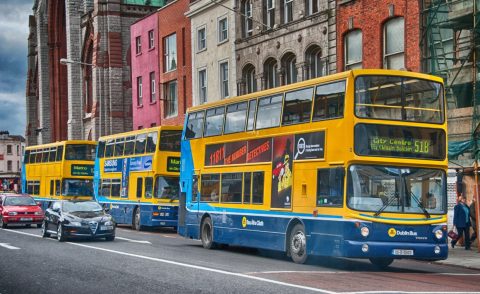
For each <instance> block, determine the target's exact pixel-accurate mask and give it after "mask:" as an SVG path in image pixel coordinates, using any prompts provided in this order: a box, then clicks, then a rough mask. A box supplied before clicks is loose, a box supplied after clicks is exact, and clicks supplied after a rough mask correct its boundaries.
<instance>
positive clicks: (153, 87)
mask: <svg viewBox="0 0 480 294" xmlns="http://www.w3.org/2000/svg"><path fill="white" fill-rule="evenodd" d="M156 95H157V88H156V84H155V72H153V71H152V72H151V73H150V103H153V102H155V101H156V100H157V96H156Z"/></svg>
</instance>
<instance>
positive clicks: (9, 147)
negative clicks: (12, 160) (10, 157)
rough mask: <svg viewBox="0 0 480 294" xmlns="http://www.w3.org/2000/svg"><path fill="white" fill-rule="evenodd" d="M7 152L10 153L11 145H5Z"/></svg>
mask: <svg viewBox="0 0 480 294" xmlns="http://www.w3.org/2000/svg"><path fill="white" fill-rule="evenodd" d="M7 154H12V145H7Z"/></svg>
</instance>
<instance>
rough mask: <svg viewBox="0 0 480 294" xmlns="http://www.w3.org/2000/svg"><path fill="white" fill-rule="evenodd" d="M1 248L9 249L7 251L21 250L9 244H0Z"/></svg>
mask: <svg viewBox="0 0 480 294" xmlns="http://www.w3.org/2000/svg"><path fill="white" fill-rule="evenodd" d="M0 246H2V247H5V248H7V249H11V250H18V249H20V248H18V247H15V246H12V245H9V244H8V243H0Z"/></svg>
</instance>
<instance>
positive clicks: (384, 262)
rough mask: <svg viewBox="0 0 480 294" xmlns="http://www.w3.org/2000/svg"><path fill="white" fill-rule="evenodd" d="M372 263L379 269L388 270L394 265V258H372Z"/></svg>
mask: <svg viewBox="0 0 480 294" xmlns="http://www.w3.org/2000/svg"><path fill="white" fill-rule="evenodd" d="M370 262H371V263H372V264H373V266H375V267H376V268H377V269H386V268H387V267H388V266H389V265H391V264H392V262H393V258H380V257H372V258H370Z"/></svg>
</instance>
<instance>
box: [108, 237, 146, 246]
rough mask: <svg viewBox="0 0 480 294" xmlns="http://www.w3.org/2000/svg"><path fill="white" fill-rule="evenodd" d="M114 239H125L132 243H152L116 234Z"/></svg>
mask: <svg viewBox="0 0 480 294" xmlns="http://www.w3.org/2000/svg"><path fill="white" fill-rule="evenodd" d="M115 239H119V240H125V241H128V242H132V243H140V244H152V243H151V242H150V241H142V240H133V239H128V238H123V237H118V236H116V237H115Z"/></svg>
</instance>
